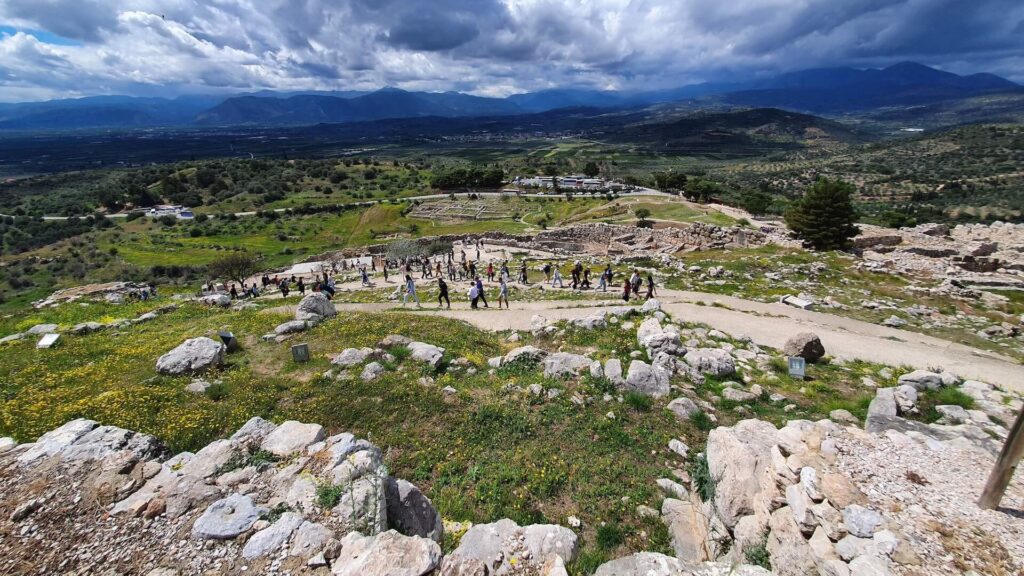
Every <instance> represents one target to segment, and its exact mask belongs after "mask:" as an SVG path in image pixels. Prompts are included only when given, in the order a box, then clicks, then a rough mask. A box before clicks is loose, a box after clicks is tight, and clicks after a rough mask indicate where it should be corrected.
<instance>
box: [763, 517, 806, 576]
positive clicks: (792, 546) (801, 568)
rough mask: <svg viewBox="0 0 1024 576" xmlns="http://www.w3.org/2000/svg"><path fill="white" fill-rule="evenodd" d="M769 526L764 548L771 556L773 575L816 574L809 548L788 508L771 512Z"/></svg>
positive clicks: (804, 575)
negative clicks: (769, 529) (769, 530)
mask: <svg viewBox="0 0 1024 576" xmlns="http://www.w3.org/2000/svg"><path fill="white" fill-rule="evenodd" d="M769 526H770V528H771V533H770V534H769V536H768V543H767V545H766V548H767V549H768V554H769V555H770V556H771V562H772V568H773V570H772V573H773V574H776V575H778V576H807V575H808V574H817V573H818V572H817V565H816V563H815V561H814V554H813V552H812V551H811V547H810V545H809V544H808V543H807V540H806V539H805V538H804V535H803V534H802V533H801V532H800V528H799V527H798V526H797V523H796V521H795V520H794V519H793V512H792V510H791V509H790V508H789V507H783V508H780V509H778V510H776V511H775V512H773V513H772V516H771V521H770V523H769Z"/></svg>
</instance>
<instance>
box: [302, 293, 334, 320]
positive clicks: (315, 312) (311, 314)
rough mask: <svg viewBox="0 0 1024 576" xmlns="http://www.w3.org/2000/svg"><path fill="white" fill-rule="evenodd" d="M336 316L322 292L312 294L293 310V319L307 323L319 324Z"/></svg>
mask: <svg viewBox="0 0 1024 576" xmlns="http://www.w3.org/2000/svg"><path fill="white" fill-rule="evenodd" d="M337 315H338V311H337V310H336V309H335V308H334V304H332V303H331V301H330V300H329V299H328V298H327V295H326V294H324V293H322V292H313V293H312V294H309V295H308V296H306V297H305V298H303V299H302V301H301V302H299V305H298V307H297V308H296V309H295V319H296V320H302V321H307V322H313V323H316V322H320V321H321V320H324V319H326V318H333V317H335V316H337Z"/></svg>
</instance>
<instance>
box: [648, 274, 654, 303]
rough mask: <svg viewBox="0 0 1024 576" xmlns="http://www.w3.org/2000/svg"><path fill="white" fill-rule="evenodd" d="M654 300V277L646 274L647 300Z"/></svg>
mask: <svg viewBox="0 0 1024 576" xmlns="http://www.w3.org/2000/svg"><path fill="white" fill-rule="evenodd" d="M651 298H654V276H653V275H652V274H651V273H648V274H647V300H650V299H651Z"/></svg>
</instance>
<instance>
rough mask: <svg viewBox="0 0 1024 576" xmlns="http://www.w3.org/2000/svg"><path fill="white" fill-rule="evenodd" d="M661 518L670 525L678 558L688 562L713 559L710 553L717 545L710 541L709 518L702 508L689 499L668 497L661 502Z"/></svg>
mask: <svg viewBox="0 0 1024 576" xmlns="http://www.w3.org/2000/svg"><path fill="white" fill-rule="evenodd" d="M661 519H662V521H663V522H665V525H666V526H668V533H669V536H670V537H671V539H672V550H673V551H675V553H676V558H679V559H680V560H682V561H684V562H687V563H693V562H703V561H705V560H710V559H711V558H709V557H708V553H709V551H710V550H711V549H712V548H715V547H716V546H715V545H714V544H712V543H711V542H710V538H709V536H708V532H709V526H708V519H707V517H706V516H704V513H703V511H702V510H701V509H700V508H698V507H696V506H694V505H693V503H691V502H689V501H688V500H677V499H675V498H666V499H665V500H664V502H662V504H661Z"/></svg>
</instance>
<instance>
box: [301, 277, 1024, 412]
mask: <svg viewBox="0 0 1024 576" xmlns="http://www.w3.org/2000/svg"><path fill="white" fill-rule="evenodd" d="M609 294H611V292H609ZM660 300H661V302H662V308H663V309H664V310H665V311H666V312H668V313H669V314H671V315H672V316H673V317H674V318H676V319H678V320H681V321H686V322H700V323H703V324H707V325H709V326H711V327H713V328H717V329H718V330H721V331H723V332H726V333H728V334H731V335H733V336H738V335H746V336H750V338H752V339H753V341H754V342H756V343H757V344H759V345H762V346H770V347H773V348H780V349H781V348H782V347H783V345H784V344H785V342H786V340H787V339H789V338H790V337H791V336H793V335H794V334H796V333H798V332H805V331H810V332H814V333H815V334H817V335H818V336H819V337H820V338H821V341H822V343H823V344H824V345H825V350H826V351H827V352H828V353H829V354H830V355H832V356H833V357H836V358H841V359H844V360H855V359H858V360H865V361H870V362H879V363H883V364H889V365H892V366H900V365H905V366H910V367H913V368H921V369H928V368H937V367H941V368H944V369H946V370H949V371H951V372H953V373H955V374H958V375H960V376H961V377H963V378H968V379H977V380H983V381H986V382H990V383H992V384H998V385H1000V386H1003V387H1006V388H1008V389H1013V390H1016V391H1018V392H1024V366H1021V365H1020V364H1019V363H1017V362H1016V361H1015V360H1014V359H1012V358H1009V357H1006V356H1001V355H999V354H996V353H992V352H986V351H981V350H977V349H975V348H971V347H969V346H964V345H962V344H957V343H955V342H950V341H948V340H943V339H940V338H934V337H932V336H927V335H925V334H918V333H916V332H909V331H906V330H898V329H895V328H888V327H885V326H879V325H877V324H871V323H869V322H863V321H860V320H854V319H851V318H844V317H841V316H835V315H832V314H825V313H822V312H813V311H808V310H799V309H796V308H792V307H790V306H785V305H782V304H778V303H771V304H765V303H762V302H755V301H752V300H744V299H741V298H733V297H729V296H720V295H716V294H706V293H702V292H685V291H676V290H663V291H662V294H661V298H660ZM698 303H702V304H703V305H702V304H698ZM424 304H425V306H424V308H423V309H422V311H421V313H424V314H439V315H443V316H446V317H449V318H456V319H458V320H464V321H466V322H469V323H470V324H473V325H474V326H477V327H480V328H484V329H488V330H528V329H529V328H530V318H531V317H532V316H533V315H534V314H540V315H542V316H544V317H546V318H548V319H550V320H566V319H572V318H579V317H583V316H587V315H589V314H591V313H592V312H593V311H594V309H595V308H600V307H607V306H617V305H620V304H621V301H616V300H612V299H609V300H605V301H564V300H563V301H557V300H554V301H537V302H513V303H512V305H513V308H512V310H502V311H498V310H496V309H494V308H489V309H481V310H469V309H467V308H457V309H452V310H438V309H436V308H435V307H433V306H432V305H431V303H429V302H424ZM337 308H338V310H339V311H346V310H347V311H379V310H387V309H396V308H398V309H400V308H401V305H400V304H399V305H395V304H346V303H339V304H338V305H337ZM409 308H412V307H411V306H410V307H409ZM282 309H287V308H282Z"/></svg>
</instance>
